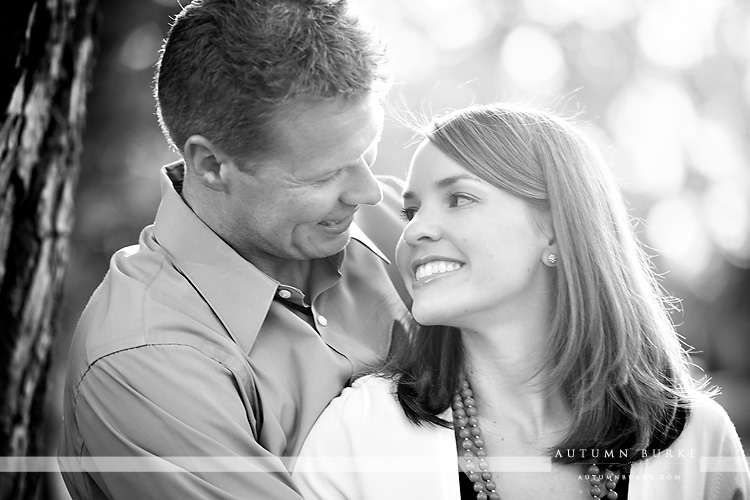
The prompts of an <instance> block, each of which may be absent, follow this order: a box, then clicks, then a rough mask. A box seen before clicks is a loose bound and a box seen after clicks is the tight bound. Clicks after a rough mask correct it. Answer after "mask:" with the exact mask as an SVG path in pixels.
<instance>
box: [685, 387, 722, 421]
mask: <svg viewBox="0 0 750 500" xmlns="http://www.w3.org/2000/svg"><path fill="white" fill-rule="evenodd" d="M727 423H730V424H731V420H730V419H729V415H728V414H727V411H726V410H725V409H724V407H723V406H721V405H720V404H719V403H718V402H717V401H716V400H714V398H713V397H711V396H708V395H705V394H700V395H698V396H696V397H695V398H693V400H692V401H691V402H690V417H689V419H688V425H690V424H693V425H697V426H700V427H703V426H721V425H724V424H727Z"/></svg>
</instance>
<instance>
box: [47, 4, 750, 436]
mask: <svg viewBox="0 0 750 500" xmlns="http://www.w3.org/2000/svg"><path fill="white" fill-rule="evenodd" d="M353 1H355V2H357V1H359V4H360V5H361V6H362V8H363V9H364V11H365V12H366V13H367V14H368V15H369V16H370V17H371V19H372V20H373V22H374V23H375V24H376V25H377V26H378V28H379V30H380V32H381V34H382V36H383V38H384V39H385V40H386V41H387V42H388V45H389V52H390V56H391V60H392V63H393V67H394V71H395V75H396V85H395V87H394V89H393V91H392V92H391V104H392V107H393V108H394V109H395V110H396V111H398V112H401V111H404V110H411V111H427V112H439V111H441V110H445V109H447V108H457V107H461V106H465V105H468V104H471V103H474V102H476V103H484V102H490V101H494V100H503V99H511V100H522V101H527V102H531V103H534V104H539V105H544V106H548V107H551V108H553V109H555V110H557V111H560V112H562V113H564V114H567V115H577V116H578V119H579V120H581V121H582V122H584V123H585V126H586V128H587V130H589V131H590V132H591V134H592V136H593V137H594V138H595V139H596V140H597V141H598V142H599V143H600V144H601V145H602V148H603V150H604V151H605V154H606V156H607V158H608V159H609V161H610V163H611V165H612V168H613V169H614V170H615V172H616V174H617V176H618V179H619V180H620V183H621V186H622V189H623V192H624V194H625V196H626V198H627V200H628V202H629V204H630V206H631V208H632V214H633V217H634V218H635V220H637V221H640V222H639V223H638V226H637V228H638V230H639V233H640V235H641V237H642V239H643V241H644V242H645V243H646V244H647V245H648V246H649V248H650V249H652V251H651V253H652V254H653V255H654V264H655V266H656V268H657V270H658V271H659V272H661V273H663V276H664V278H663V285H664V287H665V288H666V290H667V291H668V292H669V293H671V294H672V295H675V296H677V297H679V298H681V299H682V301H683V309H684V312H683V313H679V314H677V315H676V316H675V318H674V319H675V322H676V323H677V324H678V325H679V327H678V329H679V331H680V333H681V334H682V335H683V336H684V337H685V341H686V342H687V343H688V344H689V345H691V346H693V347H695V349H696V350H697V351H698V354H697V355H696V357H695V361H696V362H697V364H699V365H700V366H701V367H702V368H703V369H704V370H705V371H706V372H708V373H709V374H710V375H711V376H712V377H713V380H714V382H715V383H717V384H719V385H721V386H722V387H723V394H722V395H721V396H719V398H718V399H719V401H720V402H721V403H722V404H723V405H724V406H725V408H726V409H727V411H728V412H729V413H730V416H731V417H732V419H733V420H734V421H735V423H736V425H737V427H738V430H739V431H740V433H741V435H742V437H743V441H744V443H745V447H746V449H747V447H748V444H750V441H748V439H750V398H748V396H747V395H748V394H749V393H750V391H748V388H750V382H749V380H750V364H748V362H747V359H748V358H750V307H748V305H750V304H749V301H750V299H749V297H750V272H748V263H749V261H750V196H748V194H750V151H749V150H748V140H747V139H748V134H749V133H750V123H749V118H750V108H749V106H748V103H750V64H749V63H750V29H748V28H750V4H748V3H747V2H746V1H744V0H608V1H606V2H601V1H599V0H565V1H560V0H503V1H498V0H353ZM101 5H102V10H103V27H102V30H101V31H102V40H101V53H100V56H99V62H98V67H97V70H96V73H95V76H94V81H93V87H92V91H91V94H90V98H89V111H88V126H87V132H86V135H85V137H84V156H83V172H82V177H81V181H80V186H79V190H78V196H77V223H76V231H75V234H74V242H73V243H74V255H73V261H72V264H71V268H70V270H69V272H68V280H67V286H66V294H65V300H66V308H65V313H64V317H63V320H62V326H63V335H61V337H60V338H59V339H58V349H57V358H58V363H57V364H56V366H57V368H56V370H55V371H54V373H53V374H52V377H51V387H52V393H53V397H52V399H53V401H52V402H51V407H52V408H53V409H52V410H51V413H50V415H51V417H52V419H53V420H54V418H55V415H56V413H58V414H59V410H58V409H57V408H58V407H59V400H60V395H59V388H60V385H61V380H62V376H63V375H62V374H63V370H64V365H65V358H66V354H67V349H68V345H69V342H70V334H71V333H72V330H73V328H74V325H75V321H76V320H77V317H78V315H79V314H80V313H81V311H82V309H83V307H84V305H85V302H86V301H87V299H88V297H89V295H90V293H91V292H92V291H93V289H94V288H95V287H96V286H97V284H98V283H99V281H100V280H101V278H102V276H103V275H104V273H105V272H106V268H107V263H108V259H109V257H110V256H111V254H112V253H113V252H114V251H116V250H117V249H119V248H120V247H123V246H126V245H130V244H134V243H135V242H136V241H137V237H138V233H139V231H140V230H141V228H143V227H144V226H145V225H147V224H149V223H150V222H151V221H152V219H153V216H154V213H155V211H156V208H157V205H158V202H159V183H158V171H159V167H160V165H162V164H164V163H166V162H168V161H171V160H173V159H176V158H177V156H176V155H175V154H174V153H173V152H171V151H170V150H169V149H168V147H167V144H166V142H165V141H164V139H163V138H162V136H161V134H160V132H159V130H158V126H157V121H156V117H155V115H154V103H153V98H152V96H151V88H152V86H151V79H152V73H153V68H152V66H153V64H154V62H155V61H156V58H157V55H158V49H159V46H160V44H161V40H162V38H163V37H164V36H165V35H166V31H167V29H168V25H169V22H170V16H172V15H174V14H176V13H177V12H178V11H179V5H178V4H177V3H176V0H158V1H157V0H119V1H114V0H102V2H101ZM411 153H412V148H411V145H410V134H409V132H407V131H406V130H405V129H404V128H403V127H402V126H400V125H399V122H398V120H396V119H388V120H387V124H386V130H385V133H384V137H383V141H382V143H381V149H380V154H379V158H378V161H377V163H376V165H375V170H376V171H377V172H379V173H391V174H395V175H398V176H403V175H404V173H405V171H406V168H407V166H408V162H409V158H410V155H411ZM54 425H55V426H56V424H54Z"/></svg>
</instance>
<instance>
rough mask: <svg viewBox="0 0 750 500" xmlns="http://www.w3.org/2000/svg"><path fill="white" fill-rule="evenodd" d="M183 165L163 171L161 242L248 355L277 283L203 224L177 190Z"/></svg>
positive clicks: (158, 223) (156, 225)
mask: <svg viewBox="0 0 750 500" xmlns="http://www.w3.org/2000/svg"><path fill="white" fill-rule="evenodd" d="M183 173H184V170H183V166H182V163H181V162H180V163H172V164H170V165H167V166H166V167H164V168H163V169H162V171H161V191H162V201H161V205H159V210H158V211H157V214H156V220H155V222H154V235H155V237H156V239H157V241H158V243H159V244H160V245H161V246H162V247H163V248H164V249H165V250H166V251H167V252H168V253H169V254H170V255H171V257H172V260H173V262H174V265H175V266H176V268H177V270H178V271H179V272H180V273H182V274H183V275H184V276H185V277H186V278H187V279H188V280H189V281H190V283H191V284H192V285H193V286H194V287H195V288H196V290H197V291H198V292H199V293H200V294H201V296H202V297H203V299H204V300H205V301H206V302H207V303H208V304H209V306H210V307H211V309H212V310H213V311H214V312H215V313H216V315H217V316H218V318H219V320H220V321H221V322H222V324H223V325H224V327H225V328H226V329H227V331H228V332H229V335H230V336H231V337H232V340H234V341H235V342H236V343H237V344H238V345H239V346H240V347H241V348H242V349H243V350H244V351H245V352H249V351H250V348H251V347H252V345H253V344H254V343H255V339H256V337H257V335H258V332H259V331H260V328H261V326H262V325H263V321H264V320H265V318H266V315H267V314H268V309H269V307H270V306H271V301H272V300H273V296H274V294H275V293H276V289H277V286H278V283H277V282H276V281H275V280H273V279H272V278H270V277H269V276H268V275H266V274H265V273H263V272H262V271H260V270H259V269H258V268H257V267H255V266H253V265H252V264H250V263H249V262H248V261H246V260H245V259H243V258H242V257H241V256H240V255H239V254H238V253H237V252H235V251H234V250H233V249H232V248H231V247H230V246H229V245H227V244H226V243H225V242H224V240H222V239H221V238H219V236H218V235H217V234H216V233H214V232H213V231H212V230H211V229H210V228H209V227H208V226H206V225H205V224H204V223H203V221H201V220H200V219H199V218H198V217H197V216H196V215H195V214H194V213H193V211H192V210H191V209H190V207H188V206H187V204H186V203H185V202H184V201H183V200H182V198H181V197H180V195H179V194H178V192H177V191H176V190H175V185H177V186H178V187H179V186H180V184H181V182H182V178H183Z"/></svg>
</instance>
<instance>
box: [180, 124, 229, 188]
mask: <svg viewBox="0 0 750 500" xmlns="http://www.w3.org/2000/svg"><path fill="white" fill-rule="evenodd" d="M183 152H184V153H183V155H184V159H185V169H186V170H189V171H190V174H187V175H191V176H192V177H193V179H194V180H195V181H196V182H197V183H198V184H200V185H202V186H205V187H207V188H209V189H211V190H213V191H226V189H227V186H228V184H227V181H228V178H227V171H226V166H227V163H229V162H232V161H233V160H232V159H231V158H230V157H229V156H228V155H226V154H225V153H224V152H223V151H222V150H221V149H220V148H219V147H217V146H216V145H215V144H214V143H212V142H211V141H210V140H208V139H207V138H205V137H204V136H202V135H191V136H190V137H188V139H187V141H185V147H184V148H183Z"/></svg>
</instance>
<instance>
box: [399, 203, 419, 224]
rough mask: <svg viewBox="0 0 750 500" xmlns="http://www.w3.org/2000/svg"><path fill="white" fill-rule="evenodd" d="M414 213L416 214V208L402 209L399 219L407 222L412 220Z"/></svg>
mask: <svg viewBox="0 0 750 500" xmlns="http://www.w3.org/2000/svg"><path fill="white" fill-rule="evenodd" d="M415 213H417V209H416V208H414V207H404V208H402V209H401V218H402V219H404V220H405V221H407V222H408V221H410V220H412V219H413V218H414V214H415Z"/></svg>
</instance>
